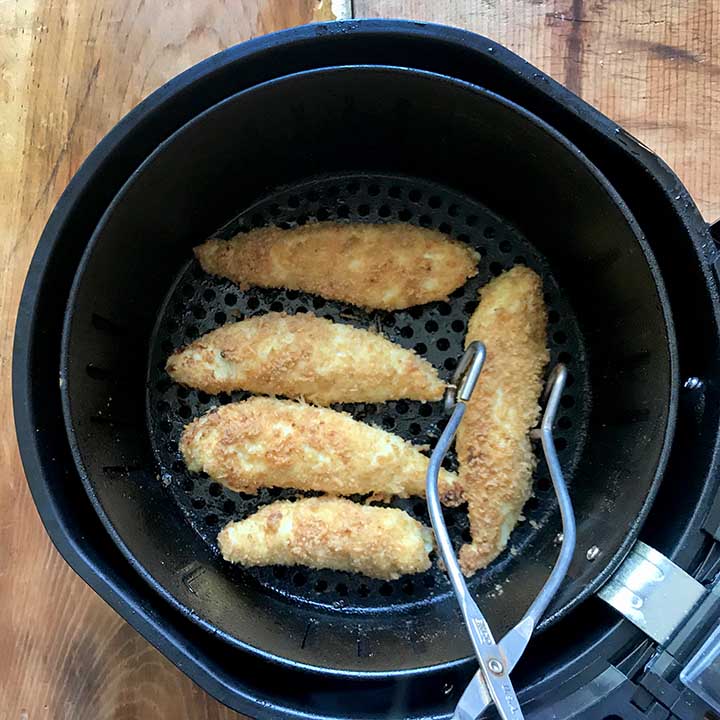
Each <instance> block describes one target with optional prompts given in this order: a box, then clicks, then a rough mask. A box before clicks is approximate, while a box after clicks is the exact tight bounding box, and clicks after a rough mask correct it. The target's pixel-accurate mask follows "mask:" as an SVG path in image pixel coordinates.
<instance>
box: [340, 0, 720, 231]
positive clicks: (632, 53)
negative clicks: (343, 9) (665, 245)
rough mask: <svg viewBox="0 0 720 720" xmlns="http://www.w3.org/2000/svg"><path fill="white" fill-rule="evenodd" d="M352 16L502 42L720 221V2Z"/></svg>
mask: <svg viewBox="0 0 720 720" xmlns="http://www.w3.org/2000/svg"><path fill="white" fill-rule="evenodd" d="M354 11H355V16H356V17H400V18H412V19H415V20H427V21H430V22H439V23H445V24H447V25H456V26H458V27H463V28H466V29H468V30H474V31H475V32H478V33H480V34H482V35H486V36H487V37H489V38H491V39H493V40H496V41H497V42H499V43H502V44H503V45H505V46H506V47H508V48H510V49H511V50H513V51H514V52H516V53H518V54H519V55H522V56H523V57H525V58H526V59H527V60H529V61H530V62H531V63H533V64H534V65H537V66H538V67H540V68H541V69H542V70H543V71H544V72H546V73H548V74H549V75H551V76H552V77H553V78H555V79H556V80H558V81H559V82H561V83H563V84H564V85H566V86H567V87H569V88H570V89H571V90H573V91H574V92H576V93H577V94H578V95H580V96H581V97H583V98H584V99H585V100H587V101H588V102H589V103H591V104H592V105H595V106H596V107H598V108H599V109H600V110H601V111H602V112H604V113H605V114H606V115H608V116H609V117H611V118H612V119H613V120H615V121H616V122H617V123H619V124H620V125H622V126H623V127H624V128H625V129H626V130H628V131H629V132H630V133H632V134H633V135H635V136H636V137H638V138H639V139H640V140H642V141H643V142H644V143H645V144H646V145H647V146H649V147H650V148H652V149H653V150H654V151H655V152H657V153H658V154H659V155H660V156H661V157H662V158H663V159H664V160H665V161H666V162H667V163H668V164H669V165H670V166H671V167H672V168H673V169H674V170H675V172H676V173H677V174H678V175H679V176H680V179H681V180H682V181H683V182H684V183H685V185H686V186H687V188H688V189H689V190H690V193H691V195H692V196H693V198H694V199H695V202H696V203H697V204H698V207H699V208H700V211H701V212H702V213H703V215H704V216H705V217H706V218H707V219H708V220H709V221H714V220H716V219H717V218H718V217H720V42H718V41H717V38H718V37H720V2H719V1H718V0H684V1H683V2H676V1H675V0H454V2H437V1H436V0H355V1H354Z"/></svg>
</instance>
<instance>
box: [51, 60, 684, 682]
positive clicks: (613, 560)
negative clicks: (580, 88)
mask: <svg viewBox="0 0 720 720" xmlns="http://www.w3.org/2000/svg"><path fill="white" fill-rule="evenodd" d="M359 68H362V69H363V70H366V71H368V72H387V71H392V72H401V73H408V74H410V75H420V76H426V77H430V78H435V79H437V80H439V81H442V82H448V83H451V84H453V85H455V86H457V87H462V88H464V89H466V90H469V91H471V92H473V93H477V94H480V95H484V96H486V97H488V98H490V99H492V100H493V101H494V102H496V103H499V104H501V105H504V106H505V107H508V108H510V109H511V110H513V111H514V112H516V113H518V114H520V115H522V116H524V117H526V118H528V119H529V120H530V121H531V122H533V123H535V124H537V125H538V126H539V127H540V128H542V129H543V130H544V131H545V133H547V134H548V135H549V136H550V137H551V138H553V139H554V140H555V141H557V142H558V143H559V144H561V145H562V146H563V147H565V148H566V149H567V150H568V151H569V152H571V153H572V154H573V155H575V156H576V157H577V158H579V159H580V161H581V162H582V163H583V165H584V166H585V167H586V168H587V169H588V170H589V172H590V173H591V174H592V176H593V177H594V178H595V180H596V182H597V183H598V185H599V187H600V188H602V189H603V190H604V191H605V192H606V193H607V194H608V195H609V196H610V198H611V199H612V201H613V202H614V204H615V205H616V206H617V207H618V208H619V209H620V211H621V213H622V215H623V217H624V219H625V221H626V222H627V223H628V225H629V226H630V227H631V229H632V231H633V234H634V235H635V237H636V240H637V242H638V243H639V245H640V247H641V249H642V252H643V255H644V257H645V261H646V263H647V265H648V267H649V269H650V272H651V274H652V276H653V279H654V284H655V290H656V292H657V295H658V302H659V304H660V306H661V308H662V314H663V318H664V321H665V328H666V335H667V343H668V350H669V353H668V354H669V362H670V376H671V386H670V398H669V408H668V415H667V423H666V426H665V429H664V442H663V448H662V451H661V453H660V457H659V461H658V465H657V467H656V469H655V472H654V475H653V479H652V482H651V483H650V485H649V488H648V494H647V497H646V499H645V502H644V504H643V506H642V509H641V511H640V513H639V514H638V516H637V517H636V519H635V522H634V524H633V526H632V530H631V532H629V533H628V535H627V536H626V538H625V540H624V542H623V544H622V545H621V546H620V547H619V548H618V549H617V551H615V552H614V553H613V554H612V556H611V557H609V558H608V559H607V560H606V561H605V565H604V566H603V569H602V571H599V572H598V573H597V575H596V576H595V579H594V580H593V582H592V583H590V584H588V585H587V586H586V587H585V588H584V590H583V591H582V592H580V593H578V594H577V595H576V597H575V598H574V600H572V601H570V602H569V603H567V604H566V605H565V606H564V607H562V608H560V609H559V610H558V611H556V612H555V613H553V614H552V615H548V616H546V617H545V618H544V619H543V622H542V623H541V628H545V627H547V626H548V625H550V624H552V623H554V622H556V621H557V620H558V619H560V618H561V617H562V616H563V615H565V614H566V613H567V612H569V611H570V610H571V609H572V608H573V607H575V606H576V605H577V604H579V603H580V602H582V601H583V600H584V599H586V598H587V597H588V596H589V595H591V594H593V593H594V592H595V591H596V590H597V589H598V588H599V587H600V586H601V585H602V584H604V582H605V581H606V579H607V578H608V577H609V576H610V575H611V574H612V572H614V570H615V569H616V568H617V566H618V565H619V564H620V563H621V562H622V560H623V559H624V558H625V556H626V555H627V553H628V552H629V550H630V548H631V547H632V544H633V543H634V541H635V539H636V537H637V534H638V533H639V530H640V527H641V525H642V522H643V521H644V519H645V517H646V515H647V512H648V511H649V508H650V506H651V504H652V500H653V498H654V496H655V494H656V492H657V488H658V485H659V483H660V481H661V479H662V473H663V470H664V467H665V464H666V461H667V457H668V453H669V448H670V446H671V444H672V434H673V431H674V422H675V409H676V406H677V393H678V385H679V380H678V372H677V349H676V345H675V339H674V329H673V322H672V317H671V314H670V311H669V301H668V298H667V294H666V291H665V288H664V284H663V281H662V277H661V276H660V273H659V270H658V267H657V263H656V261H655V258H654V255H653V253H652V250H651V249H650V247H649V245H648V244H647V241H646V240H645V239H644V237H643V234H642V231H641V230H640V228H639V226H638V224H637V222H636V221H635V219H634V217H633V216H632V213H631V212H630V210H629V209H628V207H627V205H626V204H625V202H624V201H623V200H622V198H621V197H620V196H619V195H618V194H617V192H616V191H615V189H614V188H613V187H612V185H610V183H609V182H608V181H607V179H606V178H605V177H604V175H603V174H602V173H601V172H600V171H599V170H598V168H597V167H596V166H595V165H594V164H593V163H591V162H590V161H589V160H588V158H587V157H586V156H585V155H584V154H583V153H582V151H581V150H580V149H579V148H577V147H576V146H574V145H573V144H572V143H570V142H569V141H568V140H567V139H566V138H565V137H564V136H563V135H561V134H560V133H559V132H558V131H556V130H555V129H554V128H553V127H551V126H550V125H548V124H547V123H546V122H545V121H543V120H542V119H540V118H539V117H537V116H536V115H534V114H533V113H531V112H529V111H527V110H525V109H524V108H522V107H521V106H519V105H518V104H517V103H514V102H512V101H510V100H508V99H506V98H504V97H502V96H501V95H498V94H497V93H493V92H490V91H488V90H486V89H484V88H482V87H480V86H478V85H475V84H473V83H469V82H467V81H462V80H457V79H455V78H450V77H448V76H445V75H441V74H439V73H432V72H428V71H420V70H414V69H412V68H404V67H400V66H382V65H367V66H358V65H352V66H344V67H343V66H337V67H333V68H320V69H315V70H307V71H301V72H298V73H291V74H288V75H285V76H282V77H279V78H275V79H273V80H269V81H266V82H264V83H259V84H258V85H255V86H253V87H251V88H248V89H247V90H243V91H241V92H239V93H236V94H234V95H231V96H229V97H227V98H225V99H223V100H222V101H220V102H219V103H217V104H215V105H213V106H211V107H210V108H208V109H207V110H205V111H204V112H202V113H200V114H198V115H197V116H195V117H193V118H192V119H191V120H190V121H188V122H187V123H186V124H185V125H183V126H182V127H180V128H178V130H176V131H175V132H174V133H173V134H172V135H170V136H169V137H168V138H166V139H165V140H164V141H163V142H162V143H160V144H159V145H158V147H157V148H156V149H155V150H154V151H153V152H152V153H151V154H150V155H149V156H148V157H147V158H146V159H145V160H144V161H143V162H142V164H141V165H140V166H139V167H138V168H137V169H136V170H135V171H134V172H133V173H132V174H131V176H130V177H129V178H128V180H127V181H126V182H125V183H124V185H123V187H122V188H121V189H120V191H119V192H118V193H117V194H116V195H115V197H114V198H113V200H112V202H111V203H110V205H109V206H108V208H107V209H106V210H105V212H104V213H103V215H102V217H101V219H100V221H99V222H98V224H97V226H96V228H95V231H94V232H93V235H92V237H91V238H90V241H89V243H88V245H87V246H86V248H85V251H84V253H83V256H82V258H81V261H80V264H79V266H78V270H77V272H76V274H75V278H74V281H73V284H72V288H71V291H70V297H69V300H68V303H67V307H68V308H72V307H73V306H74V299H75V297H76V295H77V292H78V287H79V286H80V283H81V282H82V278H83V276H84V273H85V269H86V266H87V262H88V258H89V257H90V255H91V254H92V251H93V249H94V247H95V245H96V243H97V241H98V238H99V236H100V235H101V233H102V229H103V227H104V226H105V224H106V223H107V221H108V218H109V217H111V215H112V214H113V212H114V210H115V208H116V207H117V206H118V205H119V204H120V203H121V202H122V201H123V199H124V197H125V194H126V193H127V191H128V188H129V187H131V186H132V184H133V182H134V180H135V179H136V178H137V177H138V176H139V175H140V174H141V173H142V172H143V170H144V168H145V167H147V165H148V164H150V163H151V162H152V161H153V159H154V158H155V157H156V156H157V155H159V154H161V153H162V152H163V151H164V150H165V149H166V148H168V147H169V146H170V145H172V144H173V142H175V140H176V138H177V137H178V136H179V135H181V134H182V133H183V132H184V131H185V130H186V129H187V128H189V127H191V126H193V125H195V124H196V123H199V122H202V120H203V118H204V117H206V116H207V115H208V114H210V113H212V112H214V111H215V110H216V109H217V108H219V107H221V106H223V105H225V104H226V103H230V102H233V101H234V100H235V99H236V98H238V97H239V96H242V95H245V94H247V93H249V92H253V91H255V90H259V89H262V88H265V87H268V86H272V85H276V84H277V83H284V82H292V81H293V79H294V78H296V77H299V76H308V75H316V74H322V73H328V72H331V73H334V72H347V71H355V70H357V69H359ZM70 317H71V312H66V315H65V318H66V319H65V324H64V328H63V338H62V360H61V369H60V377H61V378H63V379H64V378H66V377H67V367H68V343H69V335H70V333H69V327H70V322H69V319H70ZM61 397H62V404H63V414H64V418H65V427H66V431H67V436H68V442H69V445H70V448H71V451H72V455H73V458H74V460H75V466H76V468H77V470H78V474H79V476H80V478H81V481H82V483H83V486H84V488H85V491H86V492H87V494H88V497H89V498H90V501H91V503H92V506H93V508H94V509H95V511H96V512H97V514H98V516H99V517H100V519H101V521H102V523H103V526H104V527H105V528H106V530H107V531H108V533H109V534H110V536H111V538H112V539H113V541H114V542H115V544H116V545H117V546H118V548H119V549H120V550H121V552H122V553H123V555H124V557H125V558H126V559H127V560H128V562H129V563H130V564H131V566H132V567H133V568H134V569H135V571H136V572H137V573H138V574H139V575H140V576H141V577H142V578H143V580H144V581H145V582H146V583H148V584H149V585H150V586H151V587H152V588H153V590H154V591H156V592H157V593H159V594H160V595H161V596H162V597H163V599H165V600H166V601H167V602H169V603H170V604H171V605H172V606H173V607H175V608H176V609H177V610H179V611H180V612H181V613H182V614H183V615H184V616H186V617H188V618H190V619H191V620H192V621H193V622H195V623H197V624H198V625H200V626H201V627H203V628H204V629H205V630H207V631H208V632H211V633H214V634H219V635H220V637H222V638H223V639H224V640H225V641H227V642H229V643H231V644H233V645H235V646H236V647H239V648H241V649H243V650H245V651H247V652H249V653H252V654H256V655H258V656H260V657H263V658H264V659H266V660H270V661H273V662H278V663H281V664H287V665H289V666H290V667H299V668H302V669H304V670H306V671H309V672H318V673H322V674H324V675H327V674H337V675H338V676H341V677H358V678H361V677H375V676H379V675H382V676H388V677H389V676H393V677H395V676H397V677H403V676H406V675H413V676H417V675H418V674H424V673H432V672H436V671H437V670H441V669H447V668H451V667H456V666H458V665H462V664H465V663H467V662H468V661H469V660H471V656H467V657H465V658H459V659H457V660H452V661H447V662H444V663H442V664H437V665H428V666H425V667H420V668H411V669H401V670H389V671H388V670H383V671H376V670H373V671H362V670H342V669H331V668H327V667H320V666H317V665H312V664H308V663H302V662H299V661H297V660H292V659H289V658H284V657H280V656H278V655H274V654H271V653H268V652H267V651H265V650H264V649H263V648H261V647H257V646H254V645H250V644H248V643H247V642H245V641H242V640H240V639H238V638H236V637H233V636H231V635H230V634H227V633H224V632H223V633H218V631H217V628H216V626H215V625H214V624H213V623H211V622H210V621H208V620H206V619H205V618H203V617H201V616H199V615H198V614H197V613H196V612H195V611H193V610H192V609H191V608H190V607H188V606H187V605H186V604H185V603H183V602H182V601H181V600H180V599H179V598H178V597H176V596H175V595H174V594H172V593H171V592H170V591H169V590H168V589H167V588H165V587H164V586H163V585H162V584H161V583H160V582H158V581H157V580H155V579H154V577H153V575H152V573H151V572H150V571H149V570H148V569H147V568H146V567H145V566H144V565H143V564H142V563H141V562H140V561H139V560H138V558H137V557H135V555H134V554H133V553H132V551H131V550H130V549H129V547H128V546H127V545H126V543H125V541H124V540H123V538H122V535H121V533H120V532H118V530H117V529H116V528H115V526H114V525H113V524H112V522H111V520H110V518H109V517H108V514H107V513H106V512H105V510H104V508H103V505H102V502H101V501H100V499H99V498H98V496H97V494H96V492H95V490H94V486H93V483H92V481H91V480H90V478H89V477H88V474H87V472H86V471H85V469H84V464H83V461H82V457H81V455H80V450H79V447H78V444H77V440H76V438H75V434H74V431H73V427H72V415H71V408H70V401H69V396H68V385H67V382H63V383H62V384H61ZM598 565H599V564H598Z"/></svg>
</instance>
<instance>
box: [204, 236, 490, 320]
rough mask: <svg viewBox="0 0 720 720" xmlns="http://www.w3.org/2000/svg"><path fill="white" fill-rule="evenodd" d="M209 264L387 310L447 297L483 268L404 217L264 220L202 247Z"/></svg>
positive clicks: (243, 281) (217, 270)
mask: <svg viewBox="0 0 720 720" xmlns="http://www.w3.org/2000/svg"><path fill="white" fill-rule="evenodd" d="M195 255H196V256H197V258H198V260H199V261H200V264H201V265H202V267H203V269H204V270H205V271H206V272H208V273H212V274H213V275H220V276H222V277H226V278H229V279H230V280H232V281H233V282H235V283H237V284H238V285H239V286H240V287H241V288H246V287H249V286H251V285H259V286H260V287H273V288H289V289H291V290H303V291H305V292H310V293H314V294H316V295H321V296H322V297H324V298H328V299H331V300H342V301H344V302H349V303H352V304H354V305H360V306H362V307H367V308H378V309H381V310H399V309H401V308H407V307H410V306H411V305H422V304H423V303H428V302H431V301H433V300H444V299H445V298H447V296H448V295H449V294H450V293H451V292H452V291H453V290H455V289H457V288H459V287H460V286H461V285H463V284H464V283H465V281H466V280H467V279H468V278H469V277H472V276H473V275H476V274H477V268H476V264H477V261H478V255H477V253H476V252H475V251H474V250H472V249H471V248H469V247H468V246H467V245H463V244H462V243H460V242H457V241H455V240H452V239H450V238H449V237H448V236H447V235H444V234H442V233H440V232H438V231H436V230H429V229H427V228H422V227H416V226H415V225H408V224H403V223H392V224H380V225H372V224H368V223H337V222H319V223H311V224H308V225H302V226H299V227H294V228H292V229H290V230H282V229H280V228H278V227H264V228H259V229H256V230H251V231H250V232H248V233H244V234H239V235H236V236H235V237H234V238H232V239H231V240H227V241H226V240H217V239H213V240H208V241H207V242H206V243H203V244H202V245H200V246H199V247H196V248H195Z"/></svg>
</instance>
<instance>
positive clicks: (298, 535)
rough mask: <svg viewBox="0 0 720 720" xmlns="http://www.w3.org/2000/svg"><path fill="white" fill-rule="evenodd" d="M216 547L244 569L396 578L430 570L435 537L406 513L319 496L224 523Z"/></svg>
mask: <svg viewBox="0 0 720 720" xmlns="http://www.w3.org/2000/svg"><path fill="white" fill-rule="evenodd" d="M218 544H219V545H220V550H221V552H222V555H223V557H224V558H225V559H226V560H229V561H230V562H234V563H240V564H241V565H247V566H256V565H306V566H307V567H311V568H330V569H332V570H347V571H349V572H359V573H364V574H365V575H368V576H369V577H373V578H380V579H381V580H395V579H397V578H399V577H400V576H401V575H407V574H409V573H419V572H423V571H425V570H427V569H428V568H429V567H430V559H429V558H428V555H429V553H430V552H431V550H432V549H433V538H432V531H431V530H430V528H427V527H425V526H424V525H422V524H421V523H419V522H418V521H417V520H414V519H413V518H411V517H410V516H409V515H408V514H407V513H406V512H404V511H403V510H398V509H397V508H387V507H374V506H372V505H360V504H358V503H354V502H352V501H351V500H346V499H344V498H336V497H316V498H304V499H301V500H296V501H295V502H291V501H290V500H278V501H277V502H274V503H271V504H270V505H266V506H265V507H262V508H260V510H258V511H257V512H256V513H255V514H254V515H251V516H250V517H248V518H246V519H245V520H240V521H239V522H232V523H229V524H228V525H226V526H225V527H224V528H223V530H221V531H220V534H219V535H218Z"/></svg>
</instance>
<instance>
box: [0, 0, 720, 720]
mask: <svg viewBox="0 0 720 720" xmlns="http://www.w3.org/2000/svg"><path fill="white" fill-rule="evenodd" d="M326 14H327V8H325V7H324V6H322V1H320V3H318V0H292V1H291V0H244V1H243V0H175V1H173V0H104V1H103V0H2V1H0V343H2V346H1V347H0V374H1V377H0V380H1V382H2V392H1V393H0V414H1V415H2V417H3V418H4V424H3V428H2V431H1V432H0V467H1V468H2V477H0V658H2V661H1V663H2V664H3V665H5V667H6V669H5V670H3V671H0V718H3V719H4V718H12V719H13V720H39V719H40V718H51V719H52V720H55V719H58V718H62V719H65V718H68V719H72V720H105V719H106V718H113V719H114V720H131V719H132V720H135V719H137V720H145V719H146V718H167V719H168V720H170V719H171V718H172V719H173V720H182V719H185V718H187V719H188V720H189V719H192V720H204V719H207V720H210V719H212V720H219V719H221V718H222V719H224V718H231V717H238V716H237V715H236V714H235V713H233V712H231V711H229V710H227V709H226V708H224V707H222V706H221V705H220V704H219V703H217V702H216V701H214V700H213V699H212V698H210V697H209V696H207V695H206V694H205V693H204V692H203V691H202V690H200V689H199V688H197V687H196V686H195V685H194V684H193V683H192V682H191V681H190V680H189V679H187V678H186V677H185V676H184V675H183V674H182V673H180V672H179V671H178V670H176V669H175V668H174V667H173V666H172V665H171V664H170V663H169V662H168V661H166V660H165V659H164V658H163V657H162V656H161V655H160V654H159V653H158V652H157V651H156V650H154V649H153V648H152V647H150V646H149V645H148V644H147V643H146V642H145V641H144V640H143V639H142V638H141V637H140V636H139V635H137V633H135V631H134V630H132V629H131V628H130V627H129V626H128V625H126V624H125V623H124V622H123V621H122V620H121V619H120V618H119V617H118V616H117V615H115V613H114V612H113V611H111V610H110V608H109V607H107V606H106V605H105V604H104V603H103V602H102V601H101V600H100V599H99V598H98V597H97V596H95V594H94V593H93V592H92V591H91V590H90V589H89V588H88V587H87V586H86V585H85V584H84V583H83V582H82V581H81V580H80V579H79V578H77V577H76V576H75V575H74V574H73V572H72V571H71V570H70V569H69V568H68V567H67V566H66V565H65V564H64V562H63V561H62V560H61V558H60V557H59V555H58V554H57V552H56V551H55V550H54V549H53V547H52V546H51V543H50V541H49V539H48V538H47V536H46V535H45V532H44V530H43V528H42V525H41V523H40V520H39V517H38V515H37V512H36V510H35V507H34V505H33V503H32V501H31V499H30V495H29V492H28V490H27V487H26V484H25V478H24V475H23V471H22V469H21V465H20V460H19V456H18V452H17V447H16V443H15V434H14V428H13V424H12V420H11V412H12V408H11V399H10V367H11V348H12V336H13V329H14V324H15V313H16V308H17V303H18V299H19V296H20V291H21V288H22V283H23V280H24V277H25V272H26V269H27V266H28V264H29V262H30V258H31V256H32V253H33V249H34V247H35V244H36V242H37V239H38V237H39V235H40V232H41V231H42V228H43V225H44V223H45V222H46V220H47V217H48V215H49V213H50V211H51V209H52V207H53V205H54V204H55V202H56V200H57V198H58V196H59V195H60V193H61V192H62V190H63V188H64V187H65V185H66V184H67V182H68V181H69V180H70V178H71V176H72V175H73V173H74V172H75V170H76V169H77V167H78V165H79V164H80V163H81V162H82V160H83V159H84V158H85V156H86V155H87V154H88V152H89V151H90V150H91V149H92V148H93V146H94V145H95V144H96V143H97V142H98V141H99V140H100V139H101V138H102V136H103V135H104V134H105V133H106V132H107V131H108V130H109V129H110V128H111V127H112V126H113V125H114V124H115V122H116V121H117V120H118V119H119V118H120V117H122V115H124V114H125V113H126V112H127V111H128V110H130V108H132V107H133V106H134V105H136V104H137V103H138V102H139V101H140V100H141V99H142V98H143V97H145V96H146V95H148V94H149V93H150V92H152V91H153V90H154V89H155V88H157V87H158V86H160V85H161V84H162V83H164V82H165V81H166V80H168V79H169V78H171V77H173V76H174V75H176V74H177V73H178V72H180V71H181V70H184V69H185V68H187V67H189V66H190V65H192V64H193V63H195V62H197V61H198V60H201V59H202V58H205V57H207V56H208V55H210V54H212V53H214V52H216V51H218V50H220V49H222V48H225V47H228V46H229V45H233V44H235V43H238V42H241V41H243V40H246V39H247V38H250V37H253V36H256V35H260V34H263V33H266V32H270V31H272V30H276V29H279V28H284V27H289V26H292V25H296V24H300V23H304V22H309V21H311V20H313V19H317V18H322V17H324V16H325V15H326ZM354 14H355V16H356V17H383V16H384V17H405V18H414V19H422V20H431V21H435V22H444V23H447V24H451V25H457V26H460V27H464V28H468V29H472V30H475V31H477V32H480V33H482V34H484V35H487V36H489V37H491V38H494V39H495V40H496V41H498V42H500V43H503V44H504V45H506V46H508V47H509V48H511V49H513V50H515V51H516V52H518V53H520V54H521V55H524V56H525V57H526V58H527V59H528V60H530V61H531V62H532V63H534V64H536V65H538V66H539V67H540V68H542V69H543V70H544V71H545V72H547V73H549V74H550V75H552V76H553V77H555V78H556V79H557V80H559V81H560V82H562V83H564V84H565V85H567V86H568V87H569V88H570V89H572V90H573V91H575V92H576V93H578V94H580V95H581V96H582V97H583V98H585V99H586V100H588V101H589V102H590V103H592V104H594V105H596V106H597V107H599V108H600V109H601V110H602V111H603V112H605V113H606V114H607V115H609V116H610V117H611V118H613V119H614V120H616V121H617V122H618V123H620V124H621V125H623V126H624V127H625V128H626V129H627V130H629V131H630V132H631V133H633V134H635V135H636V136H638V137H639V138H640V139H641V140H643V141H644V142H645V143H646V144H647V145H649V146H650V147H651V148H653V149H654V150H655V151H657V152H658V153H659V154H660V155H661V156H662V157H663V158H664V159H665V160H666V161H667V162H668V163H669V164H670V165H671V166H672V167H673V168H674V169H675V171H676V172H677V173H678V174H679V175H680V178H681V179H682V180H683V181H684V183H685V184H686V185H687V187H688V188H689V190H690V192H691V193H692V195H693V197H694V198H695V200H696V202H697V204H698V206H699V207H700V210H701V211H702V212H703V214H704V215H705V217H706V218H707V219H708V220H714V219H716V218H717V217H718V216H720V42H717V40H716V41H715V42H714V43H713V39H717V38H718V37H720V0H683V1H682V2H675V1H673V0H612V1H611V0H455V2H452V3H450V2H437V1H436V0H355V2H354ZM8 663H9V665H8Z"/></svg>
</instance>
